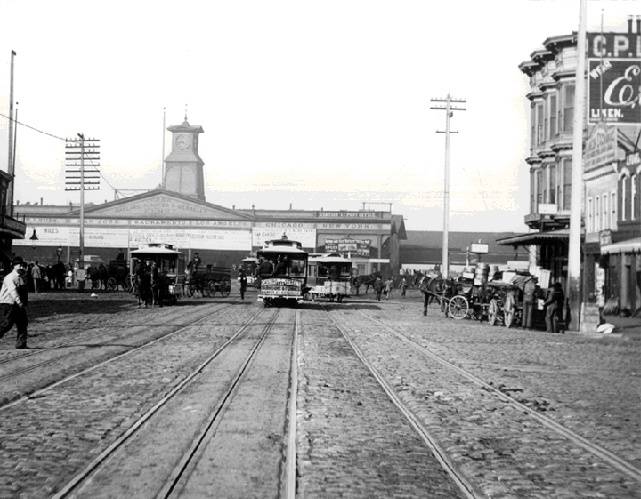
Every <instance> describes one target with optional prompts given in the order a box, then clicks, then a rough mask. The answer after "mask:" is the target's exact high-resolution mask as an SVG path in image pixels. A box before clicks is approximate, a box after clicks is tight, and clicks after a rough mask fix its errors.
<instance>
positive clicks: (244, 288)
mask: <svg viewBox="0 0 641 499" xmlns="http://www.w3.org/2000/svg"><path fill="white" fill-rule="evenodd" d="M238 281H239V282H240V299H241V300H244V299H245V291H247V274H245V270H244V269H240V272H239V273H238Z"/></svg>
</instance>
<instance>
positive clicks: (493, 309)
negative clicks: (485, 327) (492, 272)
mask: <svg viewBox="0 0 641 499" xmlns="http://www.w3.org/2000/svg"><path fill="white" fill-rule="evenodd" d="M487 322H488V323H489V324H490V326H494V325H496V324H497V323H498V322H499V304H498V303H497V301H496V300H495V299H494V298H492V299H491V300H490V306H489V307H488V310H487Z"/></svg>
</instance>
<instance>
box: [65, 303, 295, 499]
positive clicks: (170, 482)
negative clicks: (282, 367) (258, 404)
mask: <svg viewBox="0 0 641 499" xmlns="http://www.w3.org/2000/svg"><path fill="white" fill-rule="evenodd" d="M264 313H265V311H264V310H263V309H259V310H258V311H257V312H256V313H255V314H253V315H252V316H251V317H250V318H249V319H248V320H247V321H246V322H245V323H244V324H243V325H242V326H240V327H239V328H238V329H237V330H236V331H235V333H233V334H232V336H231V337H229V338H228V339H227V340H226V341H225V342H224V343H223V344H222V345H220V346H219V347H218V348H217V349H216V350H215V351H214V352H213V353H211V354H210V355H209V356H208V357H207V358H206V359H205V360H203V361H202V362H201V363H200V364H199V365H198V366H197V367H196V368H195V369H193V370H192V371H191V372H190V373H189V374H188V375H186V376H185V377H184V378H183V379H182V381H180V383H178V384H177V385H176V386H174V387H173V388H172V389H171V390H170V391H169V392H168V393H167V394H166V395H164V396H163V397H162V398H161V399H160V400H158V401H157V402H156V403H155V404H154V405H153V406H152V407H151V408H150V409H149V410H147V411H146V412H145V413H144V414H142V415H141V416H140V417H138V418H137V419H136V421H135V422H133V424H131V426H130V427H129V428H128V429H127V430H126V431H125V432H124V433H123V434H122V435H121V436H120V437H119V438H118V439H116V440H115V441H114V442H112V443H111V444H110V445H109V446H108V447H107V448H106V449H104V450H103V451H102V452H101V453H100V454H99V455H98V456H97V457H96V458H95V459H94V460H93V461H91V462H90V463H89V464H88V465H87V466H86V467H85V468H84V469H83V470H81V471H80V472H79V473H77V474H76V475H75V476H74V477H72V478H71V479H70V480H69V481H68V482H67V483H66V485H65V486H64V487H63V488H61V489H60V490H59V491H58V492H57V493H56V494H55V495H54V496H53V497H55V498H64V497H73V496H75V494H76V493H77V494H79V495H82V493H83V490H82V489H83V487H84V485H85V484H87V483H88V482H90V481H91V479H92V477H95V475H96V474H98V473H100V471H101V469H102V468H103V467H105V466H106V465H107V464H108V461H109V460H110V459H112V458H114V459H116V457H115V456H116V454H117V453H118V451H119V450H122V451H123V453H126V451H125V446H126V445H127V444H128V443H129V442H131V441H132V440H133V438H134V436H135V435H136V434H137V433H138V432H139V431H140V430H142V429H143V428H144V427H145V425H147V424H149V423H150V422H151V420H152V418H153V417H154V416H155V415H158V416H159V417H160V414H158V413H159V411H160V409H161V408H162V407H164V406H167V405H168V404H169V403H170V402H171V401H172V399H175V398H176V399H177V398H178V397H179V396H180V395H181V393H184V392H185V391H186V390H187V388H188V387H189V386H190V385H191V384H193V383H194V382H195V381H196V380H197V379H198V378H199V376H200V375H201V374H203V371H204V370H205V369H206V368H207V366H208V365H209V364H211V363H212V362H213V361H214V359H216V358H218V357H219V356H220V355H221V353H222V352H223V351H225V350H226V349H228V348H229V347H230V346H231V345H233V344H235V343H237V342H238V341H239V340H240V339H241V338H243V337H244V336H245V335H246V333H247V331H248V330H249V328H250V327H251V326H252V325H257V324H256V323H255V322H254V321H255V319H256V318H257V317H258V316H259V315H261V314H264ZM279 316H280V311H279V310H275V311H274V312H273V313H272V314H271V316H270V317H269V318H268V319H267V320H266V321H265V323H264V324H263V325H262V330H260V333H259V334H258V338H257V339H252V342H253V343H252V345H251V347H250V348H249V350H248V351H247V353H246V354H243V355H244V359H243V360H242V362H240V364H239V365H238V367H237V368H235V372H234V374H233V376H231V379H230V380H228V381H227V382H226V385H225V387H224V389H223V391H222V392H221V394H220V396H218V397H217V399H216V400H215V401H214V403H213V407H212V409H211V410H210V411H209V413H208V415H207V416H206V417H205V418H204V420H203V421H202V422H201V423H200V424H199V426H198V429H197V431H196V432H194V433H193V435H195V436H194V437H193V438H192V439H191V441H189V442H188V443H186V444H184V445H182V447H183V448H186V450H185V451H182V452H181V457H180V458H179V459H177V460H176V461H172V462H175V463H176V464H175V465H174V466H173V468H172V470H171V472H170V473H169V474H168V476H167V477H166V478H165V479H164V482H163V483H162V486H161V487H160V489H159V492H158V493H157V494H156V497H162V498H168V497H173V496H177V495H180V491H181V490H182V488H183V487H184V486H185V484H187V483H188V482H189V481H190V479H191V478H190V477H191V474H192V472H193V469H194V467H195V466H197V464H198V462H199V460H200V458H201V457H202V453H203V449H204V448H206V447H207V445H208V444H209V442H210V441H211V440H212V439H213V438H214V434H215V428H216V426H217V425H219V424H220V421H221V420H222V419H224V417H225V412H226V410H228V409H227V408H228V407H229V404H231V402H232V400H233V399H234V396H235V394H236V393H237V392H238V390H239V386H240V385H241V384H242V383H243V380H244V379H245V378H246V376H247V373H248V371H249V370H250V366H251V365H252V362H253V361H254V359H255V358H256V356H257V353H258V352H259V351H260V349H261V347H262V346H263V344H264V343H265V340H266V338H267V337H268V335H269V334H270V332H271V331H272V329H273V328H274V326H275V325H276V323H277V320H278V318H279ZM299 328H300V312H297V313H296V319H295V324H294V337H293V340H292V345H291V349H292V350H291V357H290V359H289V369H290V372H289V398H288V407H287V420H288V421H287V433H288V435H287V437H288V438H287V439H286V441H284V442H283V446H284V447H285V449H284V452H281V456H284V460H285V461H286V462H284V463H281V464H280V466H279V469H280V470H281V472H280V473H279V475H280V476H279V483H281V486H280V489H281V490H280V491H279V493H280V494H281V495H286V496H287V497H295V490H296V433H295V432H296V402H295V400H296V387H297V378H296V367H297V364H296V362H297V348H298V346H297V336H298V334H299Z"/></svg>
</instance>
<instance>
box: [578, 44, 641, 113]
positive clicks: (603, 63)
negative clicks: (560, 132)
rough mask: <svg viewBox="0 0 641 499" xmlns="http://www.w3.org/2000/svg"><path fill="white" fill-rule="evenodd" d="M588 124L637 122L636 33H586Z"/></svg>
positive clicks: (640, 66)
mask: <svg viewBox="0 0 641 499" xmlns="http://www.w3.org/2000/svg"><path fill="white" fill-rule="evenodd" d="M587 42H588V43H587V45H588V54H587V56H588V119H589V122H590V123H598V122H600V121H605V122H608V123H641V109H640V108H639V104H640V101H639V83H640V81H641V80H640V73H641V36H639V34H638V33H588V40H587Z"/></svg>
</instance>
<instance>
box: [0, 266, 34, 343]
mask: <svg viewBox="0 0 641 499" xmlns="http://www.w3.org/2000/svg"><path fill="white" fill-rule="evenodd" d="M11 266H12V269H13V270H12V271H11V272H10V273H9V274H7V275H6V276H5V278H4V279H3V281H2V289H0V338H2V337H3V336H4V335H5V333H7V332H9V331H10V330H11V328H12V327H13V325H14V324H15V325H16V328H17V329H18V334H17V336H16V348H27V326H28V324H29V320H28V318H27V310H26V307H27V301H28V291H27V285H26V283H25V274H26V267H25V265H24V261H23V260H22V258H20V257H19V256H17V257H15V258H14V259H13V261H12V262H11Z"/></svg>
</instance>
